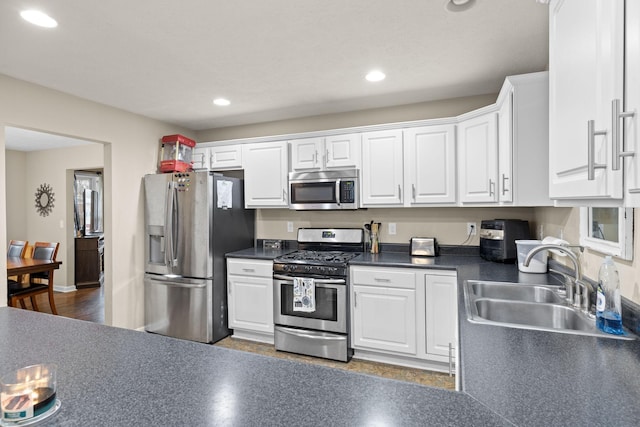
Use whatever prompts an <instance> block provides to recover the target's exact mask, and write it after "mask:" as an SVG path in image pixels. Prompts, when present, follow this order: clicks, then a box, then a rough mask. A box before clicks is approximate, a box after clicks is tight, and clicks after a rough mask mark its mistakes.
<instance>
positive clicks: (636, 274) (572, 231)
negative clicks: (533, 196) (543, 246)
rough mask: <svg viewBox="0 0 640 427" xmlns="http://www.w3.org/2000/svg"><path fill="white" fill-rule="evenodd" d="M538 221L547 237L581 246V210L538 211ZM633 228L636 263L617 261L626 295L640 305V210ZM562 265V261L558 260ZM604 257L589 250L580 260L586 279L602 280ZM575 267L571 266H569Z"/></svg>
mask: <svg viewBox="0 0 640 427" xmlns="http://www.w3.org/2000/svg"><path fill="white" fill-rule="evenodd" d="M535 218H536V221H537V222H538V224H542V225H543V226H544V234H545V236H555V237H560V236H562V237H563V238H564V239H565V240H567V241H568V242H570V243H572V244H578V243H579V242H580V208H536V215H535ZM633 220H634V224H635V226H634V228H633V245H634V251H633V253H634V257H633V260H632V261H624V260H621V259H619V258H614V259H613V260H614V262H615V263H616V266H617V267H618V272H619V273H620V288H621V291H622V295H624V296H625V297H626V298H628V299H630V300H632V301H634V302H636V303H638V304H640V259H639V258H640V209H635V213H634V219H633ZM556 259H558V260H559V261H561V262H563V263H564V262H565V260H563V259H562V258H558V257H556ZM603 259H604V255H603V254H601V253H599V252H596V251H593V250H591V249H585V250H584V252H583V253H582V255H581V256H580V263H581V266H582V272H583V275H584V276H586V277H588V278H589V279H592V280H595V281H597V280H598V271H599V269H600V264H602V261H603ZM566 264H567V265H568V266H570V267H571V268H573V267H572V264H571V262H566Z"/></svg>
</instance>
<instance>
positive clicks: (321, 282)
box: [273, 274, 347, 285]
mask: <svg viewBox="0 0 640 427" xmlns="http://www.w3.org/2000/svg"><path fill="white" fill-rule="evenodd" d="M273 278H274V279H276V280H284V281H287V282H292V283H293V277H292V276H283V275H281V274H274V275H273ZM313 281H314V283H316V284H318V285H344V284H346V283H347V281H346V280H345V279H315V278H314V279H313Z"/></svg>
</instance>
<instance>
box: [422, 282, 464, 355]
mask: <svg viewBox="0 0 640 427" xmlns="http://www.w3.org/2000/svg"><path fill="white" fill-rule="evenodd" d="M457 288H458V280H457V278H456V276H455V275H454V276H441V275H434V274H428V273H427V274H425V310H426V328H425V329H426V352H427V357H429V355H435V356H444V357H446V358H449V357H453V354H450V353H449V352H450V348H449V346H450V345H451V347H452V348H457V341H458V338H457V330H458V296H457V295H458V293H457Z"/></svg>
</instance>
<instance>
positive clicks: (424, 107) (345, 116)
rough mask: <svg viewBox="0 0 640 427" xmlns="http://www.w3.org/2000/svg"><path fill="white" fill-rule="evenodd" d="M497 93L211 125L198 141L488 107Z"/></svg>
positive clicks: (450, 114) (437, 115)
mask: <svg viewBox="0 0 640 427" xmlns="http://www.w3.org/2000/svg"><path fill="white" fill-rule="evenodd" d="M496 97H497V94H490V95H476V96H467V97H462V98H453V99H445V100H441V101H429V102H421V103H418V104H408V105H398V106H395V107H385V108H372V109H369V110H360V111H349V112H344V113H335V114H323V115H321V116H313V117H302V118H297V119H289V120H279V121H275V122H267V123H254V124H250V125H242V126H229V127H225V128H216V129H208V130H203V131H199V132H197V141H198V142H210V141H224V140H228V139H239V138H252V137H259V136H271V135H285V134H291V133H301V132H313V131H321V130H329V129H342V128H349V127H355V126H366V125H378V124H382V123H396V122H406V121H411V120H425V119H435V118H442V117H455V116H459V115H460V114H463V113H467V112H469V111H473V110H475V109H477V108H481V107H485V106H487V105H490V104H493V103H494V102H496Z"/></svg>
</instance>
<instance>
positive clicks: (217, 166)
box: [210, 144, 242, 170]
mask: <svg viewBox="0 0 640 427" xmlns="http://www.w3.org/2000/svg"><path fill="white" fill-rule="evenodd" d="M210 164H211V169H212V170H231V169H240V168H242V145H240V144H235V145H214V146H213V147H210Z"/></svg>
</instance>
